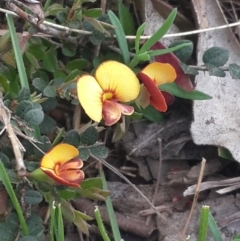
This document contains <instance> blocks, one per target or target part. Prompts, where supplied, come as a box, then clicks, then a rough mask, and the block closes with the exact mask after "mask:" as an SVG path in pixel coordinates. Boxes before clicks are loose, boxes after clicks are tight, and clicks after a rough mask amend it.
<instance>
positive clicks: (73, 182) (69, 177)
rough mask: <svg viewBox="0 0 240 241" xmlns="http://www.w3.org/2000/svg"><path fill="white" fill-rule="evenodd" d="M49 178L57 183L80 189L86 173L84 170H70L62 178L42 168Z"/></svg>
mask: <svg viewBox="0 0 240 241" xmlns="http://www.w3.org/2000/svg"><path fill="white" fill-rule="evenodd" d="M41 169H42V170H43V171H44V172H45V173H46V174H47V175H48V176H50V177H51V178H52V179H53V180H55V181H56V182H57V183H59V184H61V185H65V186H70V187H79V186H80V185H79V184H80V183H81V182H82V180H83V179H84V172H83V171H82V170H70V171H68V172H67V173H65V174H64V175H62V176H58V175H56V173H55V172H54V171H53V170H51V169H47V168H41Z"/></svg>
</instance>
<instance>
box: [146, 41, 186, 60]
mask: <svg viewBox="0 0 240 241" xmlns="http://www.w3.org/2000/svg"><path fill="white" fill-rule="evenodd" d="M189 45H191V43H184V44H179V45H177V46H174V47H171V48H167V49H159V50H150V51H148V54H149V55H150V56H151V57H155V56H158V55H163V54H168V53H171V52H173V51H176V50H179V49H181V48H183V47H187V46H189Z"/></svg>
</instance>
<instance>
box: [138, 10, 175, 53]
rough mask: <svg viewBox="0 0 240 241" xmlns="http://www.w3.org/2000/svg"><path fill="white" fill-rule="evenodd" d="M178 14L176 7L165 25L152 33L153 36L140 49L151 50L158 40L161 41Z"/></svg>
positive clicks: (142, 51) (141, 50) (143, 50)
mask: <svg viewBox="0 0 240 241" xmlns="http://www.w3.org/2000/svg"><path fill="white" fill-rule="evenodd" d="M176 15H177V9H176V8H175V9H173V10H172V12H171V13H170V14H169V16H168V17H167V19H166V20H165V21H164V23H163V25H162V26H161V27H160V28H159V29H158V30H157V31H156V33H154V34H153V35H152V37H151V38H149V39H148V40H147V41H146V42H145V43H144V45H143V46H142V48H141V49H140V52H141V53H144V52H146V51H147V50H149V49H150V48H151V47H152V46H153V45H154V44H155V43H156V42H157V41H159V40H160V39H161V38H162V37H163V36H164V35H165V34H166V32H167V31H168V30H169V28H170V27H171V25H172V24H173V21H174V19H175V17H176Z"/></svg>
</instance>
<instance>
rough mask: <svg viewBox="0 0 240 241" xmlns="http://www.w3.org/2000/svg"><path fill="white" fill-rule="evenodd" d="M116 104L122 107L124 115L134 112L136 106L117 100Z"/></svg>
mask: <svg viewBox="0 0 240 241" xmlns="http://www.w3.org/2000/svg"><path fill="white" fill-rule="evenodd" d="M115 104H116V105H117V106H118V107H119V108H120V109H121V112H122V114H123V115H131V114H132V113H133V112H134V108H133V107H132V106H130V105H124V104H121V103H117V102H115Z"/></svg>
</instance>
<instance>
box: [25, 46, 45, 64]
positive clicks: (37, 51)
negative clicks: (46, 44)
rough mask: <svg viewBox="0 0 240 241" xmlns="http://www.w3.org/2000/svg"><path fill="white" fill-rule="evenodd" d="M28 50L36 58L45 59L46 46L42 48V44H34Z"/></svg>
mask: <svg viewBox="0 0 240 241" xmlns="http://www.w3.org/2000/svg"><path fill="white" fill-rule="evenodd" d="M28 52H29V53H31V54H32V55H33V56H34V57H35V58H36V59H38V60H43V59H44V57H45V55H46V51H44V48H41V46H40V45H36V44H32V45H30V46H29V47H28Z"/></svg>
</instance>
